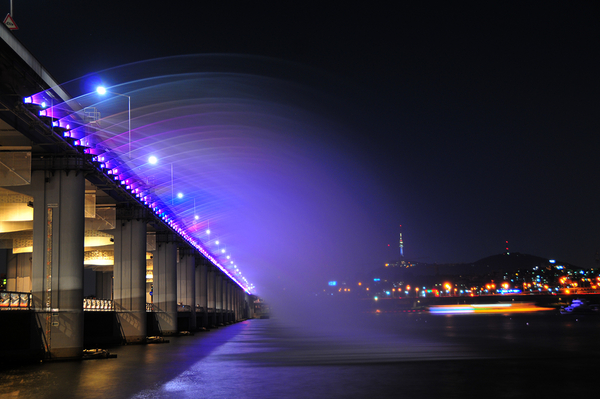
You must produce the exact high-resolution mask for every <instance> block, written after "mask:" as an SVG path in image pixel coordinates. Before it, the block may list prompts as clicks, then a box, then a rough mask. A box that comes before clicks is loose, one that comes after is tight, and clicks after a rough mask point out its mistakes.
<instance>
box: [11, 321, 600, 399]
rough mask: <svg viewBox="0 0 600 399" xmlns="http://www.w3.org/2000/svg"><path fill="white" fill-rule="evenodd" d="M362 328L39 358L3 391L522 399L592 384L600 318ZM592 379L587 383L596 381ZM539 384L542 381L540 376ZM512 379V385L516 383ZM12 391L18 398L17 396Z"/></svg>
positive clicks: (263, 328)
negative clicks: (574, 378)
mask: <svg viewBox="0 0 600 399" xmlns="http://www.w3.org/2000/svg"><path fill="white" fill-rule="evenodd" d="M356 321H359V322H357V323H355V324H356V326H355V327H354V328H351V327H350V326H347V325H343V326H339V327H340V328H339V329H337V330H333V329H306V330H302V329H298V328H297V327H296V326H290V325H287V324H285V323H282V322H281V321H280V320H277V319H270V320H250V321H246V322H242V323H238V324H235V325H231V326H227V327H224V328H220V329H218V330H213V331H210V332H207V333H203V334H197V335H195V336H191V337H176V338H172V339H171V343H169V344H158V345H145V346H143V345H139V346H135V345H132V346H124V347H118V348H115V349H114V350H111V351H112V352H116V353H117V355H118V357H117V358H116V359H102V360H87V361H81V362H65V363H47V364H36V365H30V366H26V367H21V368H16V369H12V370H6V371H4V372H3V373H2V374H1V380H0V382H1V383H0V397H19V398H54V397H56V398H58V397H60V398H83V397H85V398H100V397H102V398H105V397H111V398H171V397H172V398H175V397H177V398H182V397H183V398H197V397H210V398H231V397H236V398H271V397H273V398H274V397H278V398H281V397H286V398H287V397H292V398H295V397H298V398H301V397H310V398H314V397H316V398H319V397H327V398H330V397H365V396H373V395H378V396H380V397H414V396H416V395H421V396H423V395H424V396H423V397H431V396H432V395H436V396H441V397H445V398H446V397H465V396H467V397H469V396H478V395H481V393H482V390H484V389H485V390H486V395H485V396H487V397H508V396H511V397H521V396H522V395H525V394H527V395H533V396H534V397H539V394H540V393H544V394H552V395H553V396H554V395H555V394H559V393H565V394H566V393H569V392H572V390H573V387H571V388H567V387H565V386H563V385H564V384H562V383H561V380H560V378H556V372H557V370H561V373H567V374H568V373H578V375H580V377H581V378H580V379H578V382H577V386H576V388H574V389H575V392H586V391H587V390H588V389H592V388H593V387H592V382H591V381H594V379H593V378H592V374H593V373H594V370H595V366H594V365H595V359H596V358H597V356H598V355H599V354H600V346H599V344H598V343H597V340H596V338H595V335H596V331H597V330H598V327H600V318H595V317H588V318H578V319H576V318H563V317H562V316H560V315H554V314H552V315H539V314H524V315H518V316H514V315H513V316H501V315H491V316H478V317H474V316H442V317H440V316H431V315H417V314H414V315H393V314H387V315H386V314H380V315H362V316H361V318H360V319H359V320H356ZM587 377H589V380H588V379H587ZM532 380H533V381H536V384H535V387H532V386H531V381H532ZM508 382H510V384H507V383H508ZM11 395H12V396H11Z"/></svg>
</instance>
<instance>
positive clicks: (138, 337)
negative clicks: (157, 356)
mask: <svg viewBox="0 0 600 399" xmlns="http://www.w3.org/2000/svg"><path fill="white" fill-rule="evenodd" d="M114 236H115V266H114V272H113V273H114V293H113V295H114V305H115V311H116V312H117V317H118V320H119V323H120V325H121V331H122V332H123V335H124V338H125V340H126V341H127V342H129V343H136V342H145V341H146V324H147V323H146V222H145V221H144V220H136V219H133V220H117V223H116V228H115V230H114Z"/></svg>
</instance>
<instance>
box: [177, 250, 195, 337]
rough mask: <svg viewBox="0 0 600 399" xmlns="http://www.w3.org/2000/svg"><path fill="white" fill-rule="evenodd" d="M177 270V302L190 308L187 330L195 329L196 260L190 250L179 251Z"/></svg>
mask: <svg viewBox="0 0 600 399" xmlns="http://www.w3.org/2000/svg"><path fill="white" fill-rule="evenodd" d="M179 252H180V256H179V268H178V270H177V272H178V273H177V281H178V284H177V288H178V291H177V294H178V296H177V297H178V299H179V302H181V303H183V304H184V305H188V306H190V320H189V329H190V331H194V330H195V329H196V284H195V283H196V259H195V257H194V254H193V252H192V250H191V249H182V248H181V249H180V250H179Z"/></svg>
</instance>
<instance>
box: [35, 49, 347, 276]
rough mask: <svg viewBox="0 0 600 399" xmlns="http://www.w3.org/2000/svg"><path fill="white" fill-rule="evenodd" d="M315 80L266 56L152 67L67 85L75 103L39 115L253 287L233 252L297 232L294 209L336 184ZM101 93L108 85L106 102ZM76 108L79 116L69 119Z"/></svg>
mask: <svg viewBox="0 0 600 399" xmlns="http://www.w3.org/2000/svg"><path fill="white" fill-rule="evenodd" d="M315 76H316V75H315V74H312V73H311V72H310V71H306V70H302V69H301V68H298V67H297V66H295V65H291V64H282V63H278V62H274V61H272V60H266V59H261V58H251V57H233V56H186V57H175V58H168V59H159V60H152V61H147V62H142V63H137V64H132V65H127V66H123V67H119V68H114V69H111V70H106V71H102V72H99V73H95V74H92V75H88V76H85V77H83V78H81V79H78V80H75V81H72V82H69V83H67V84H65V85H64V87H65V88H66V89H67V91H68V92H69V93H71V94H72V95H73V94H74V93H76V94H78V95H77V96H76V97H74V98H73V100H71V101H70V102H69V104H68V105H69V106H70V107H65V104H48V105H51V106H52V107H51V108H49V109H48V110H46V111H45V112H46V114H47V115H49V116H53V117H55V118H57V119H58V122H57V124H59V125H60V126H62V127H64V128H66V129H68V130H67V132H65V135H69V136H70V137H71V138H73V139H76V140H77V142H76V143H77V144H80V145H83V146H85V147H86V148H87V150H86V151H89V152H91V153H92V154H93V155H94V156H96V157H97V159H98V161H99V162H102V163H103V164H104V166H105V167H106V168H107V169H108V171H109V172H108V173H112V174H113V175H114V176H115V179H116V180H121V181H122V182H123V184H130V183H131V184H135V185H136V189H137V190H139V191H137V192H136V191H134V192H136V193H137V195H138V196H139V197H140V198H141V199H145V198H148V199H149V201H148V205H149V206H151V207H154V208H163V209H161V211H163V210H164V214H165V215H167V214H170V215H173V216H172V220H171V222H172V223H173V225H175V226H177V228H181V229H182V231H184V232H185V234H189V235H190V236H191V237H193V238H194V239H195V240H198V241H199V242H201V243H202V245H203V246H204V247H205V248H206V249H207V250H208V251H209V252H210V253H211V254H212V256H213V257H214V258H215V259H217V261H218V262H219V263H220V264H221V265H223V266H224V267H226V268H227V269H228V270H229V272H230V273H231V274H232V275H234V276H236V277H237V278H238V279H240V281H243V285H245V286H246V287H250V288H254V287H253V286H252V284H250V283H249V282H248V280H247V279H246V277H244V276H243V275H242V274H241V270H242V269H244V266H245V264H244V261H243V259H244V254H243V253H240V251H238V249H240V248H250V247H254V248H256V247H257V246H265V247H268V246H269V243H267V242H262V243H261V242H260V239H261V238H262V237H265V236H266V235H267V234H269V233H267V232H265V230H268V229H286V228H287V229H297V228H300V224H302V223H304V221H303V220H300V221H297V220H295V219H294V218H295V216H290V215H291V212H290V209H294V207H295V206H298V204H300V203H302V202H310V201H311V199H310V197H311V195H312V196H313V197H318V196H319V195H320V193H321V192H324V191H325V192H326V191H327V190H329V189H330V188H331V187H334V186H335V185H336V184H337V183H336V181H335V178H334V177H327V176H326V174H324V173H323V170H324V169H323V166H324V163H327V162H332V163H333V164H335V165H338V166H339V167H342V165H344V163H345V160H343V157H340V156H338V154H336V152H335V151H331V145H332V143H333V140H339V136H336V135H335V134H334V133H333V131H335V130H336V129H337V128H338V127H337V126H336V124H335V123H334V122H332V120H331V119H330V118H328V115H327V113H328V112H329V111H328V110H327V107H329V106H330V105H331V104H334V103H335V100H334V101H332V98H331V97H329V96H328V95H327V94H325V93H326V92H327V91H326V90H323V88H322V85H323V84H329V83H324V81H323V80H319V79H320V78H317V81H318V84H315V82H316V81H315V79H314V77H315ZM99 85H103V86H104V87H106V88H107V93H105V94H104V95H103V96H101V95H99V94H98V93H97V92H96V91H95V89H96V87H97V86H99ZM319 85H320V86H319ZM315 87H320V88H321V89H320V90H319V89H315ZM128 101H130V103H129V104H130V108H129V107H128V105H129V104H128ZM78 107H81V108H80V110H79V112H78V114H79V115H80V116H81V118H80V119H76V118H72V117H69V116H68V113H67V112H66V111H65V110H67V109H68V108H75V109H77V108H78ZM61 110H62V114H61ZM51 114H52V115H51ZM86 117H87V119H86ZM67 125H68V126H67ZM91 125H93V127H94V128H93V129H90V126H91ZM129 126H131V128H130V129H129ZM151 157H152V158H151ZM150 160H151V161H152V162H150ZM123 170H127V172H125V173H124V172H123ZM122 173H124V174H122ZM117 176H118V177H117ZM134 182H135V183H134ZM323 187H325V188H324V189H323ZM302 212H307V213H308V212H310V211H306V210H302ZM267 213H268V215H267ZM278 213H279V214H280V216H276V215H277V214H278ZM274 215H275V216H274ZM286 219H288V220H290V223H295V225H286ZM292 219H294V220H293V221H292ZM267 220H268V223H265V224H264V225H261V224H262V221H267ZM270 234H272V235H275V236H276V235H278V234H279V233H278V232H277V231H271V232H270ZM249 237H250V239H249ZM252 237H254V238H255V240H254V241H253V240H252V239H251V238H252ZM241 242H243V244H240V245H239V247H238V245H237V244H238V243H241ZM288 244H289V243H287V242H285V243H283V244H282V243H281V242H280V245H284V246H285V245H288ZM255 260H256V258H254V261H255ZM253 267H256V266H253Z"/></svg>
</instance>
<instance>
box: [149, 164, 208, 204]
mask: <svg viewBox="0 0 600 399" xmlns="http://www.w3.org/2000/svg"><path fill="white" fill-rule="evenodd" d="M148 163H149V164H152V165H156V164H157V163H158V158H156V157H155V156H154V155H152V156H150V157H149V158H148ZM169 165H171V205H173V201H174V199H175V186H174V183H173V163H170V164H169ZM177 197H178V198H183V194H182V193H179V194H177ZM195 206H196V204H195V203H194V207H195Z"/></svg>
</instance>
